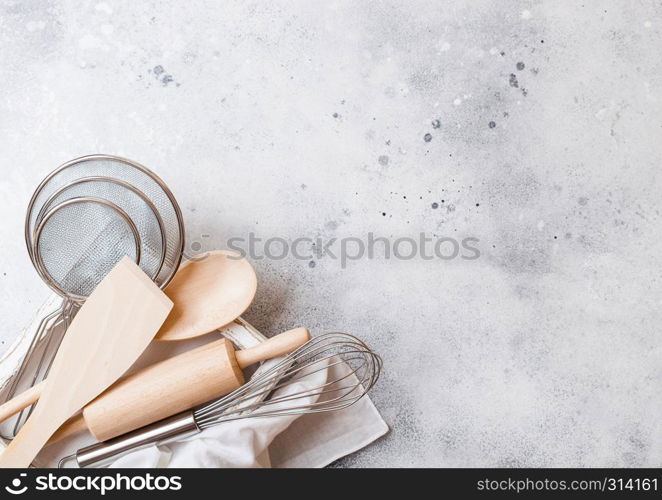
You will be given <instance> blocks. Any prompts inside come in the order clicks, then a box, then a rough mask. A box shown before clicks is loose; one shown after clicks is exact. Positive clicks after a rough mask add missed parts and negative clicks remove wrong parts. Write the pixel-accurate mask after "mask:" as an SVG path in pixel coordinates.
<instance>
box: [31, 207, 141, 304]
mask: <svg viewBox="0 0 662 500" xmlns="http://www.w3.org/2000/svg"><path fill="white" fill-rule="evenodd" d="M33 254H34V256H35V266H36V268H37V271H38V272H39V274H40V275H41V277H42V278H43V279H44V281H45V282H46V283H47V284H48V285H49V286H50V287H51V288H52V289H53V290H55V291H56V292H57V293H59V294H60V295H62V296H64V297H65V298H68V299H71V300H74V301H82V300H85V298H87V297H88V296H89V295H90V294H91V293H92V291H93V290H94V288H96V286H97V285H98V284H99V283H100V282H101V280H103V278H104V277H105V276H106V274H108V273H109V272H110V270H111V269H112V268H113V267H114V266H115V264H117V262H119V260H120V259H121V258H122V257H124V256H125V255H126V256H128V257H129V258H131V259H133V260H134V261H135V262H140V260H141V242H140V234H139V232H138V228H137V227H136V225H135V224H134V223H133V221H132V220H131V218H130V217H129V215H128V214H127V213H126V212H125V211H124V210H122V209H121V208H120V207H118V206H117V205H115V204H114V203H112V202H110V201H108V200H104V199H101V198H93V197H81V198H73V199H69V200H66V201H63V202H62V203H60V204H58V205H55V206H54V207H53V208H52V209H51V210H49V211H48V212H47V213H46V214H45V215H44V216H43V218H42V220H41V222H40V223H39V225H38V226H37V228H36V230H35V237H34V245H33Z"/></svg>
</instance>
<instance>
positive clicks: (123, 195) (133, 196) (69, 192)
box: [37, 176, 166, 281]
mask: <svg viewBox="0 0 662 500" xmlns="http://www.w3.org/2000/svg"><path fill="white" fill-rule="evenodd" d="M85 197H95V198H100V199H103V200H107V201H110V202H112V203H114V204H115V205H117V206H118V207H119V208H121V209H122V210H123V211H124V212H125V213H126V214H127V215H128V216H129V218H130V219H131V221H132V222H133V223H134V224H135V225H136V229H137V230H138V233H139V235H140V240H141V259H140V268H141V269H142V270H143V271H145V274H147V276H150V277H151V278H152V279H154V280H155V281H156V279H157V276H158V274H159V273H160V271H161V269H162V267H163V263H164V261H165V251H164V250H165V248H166V232H165V227H164V222H163V218H162V217H161V215H160V214H159V212H158V210H157V209H156V206H155V205H154V204H153V203H152V202H151V200H150V199H149V198H147V195H145V194H144V193H143V192H142V191H140V190H139V189H137V188H135V187H134V186H132V185H130V184H128V183H126V182H124V181H121V180H119V179H113V178H110V177H100V176H96V177H83V178H81V179H77V180H75V181H73V182H71V183H70V184H69V185H67V186H65V187H63V188H61V189H60V190H58V191H57V192H55V193H54V194H53V195H51V197H49V199H48V200H46V202H45V203H44V205H43V207H42V208H41V210H40V212H39V214H38V215H37V223H38V224H39V223H40V222H41V220H43V217H44V215H45V214H46V213H48V211H49V210H50V209H51V208H52V207H53V206H55V205H58V204H60V203H62V202H64V201H67V200H71V199H74V198H85Z"/></svg>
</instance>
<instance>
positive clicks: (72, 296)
mask: <svg viewBox="0 0 662 500" xmlns="http://www.w3.org/2000/svg"><path fill="white" fill-rule="evenodd" d="M78 203H97V204H100V205H105V206H107V207H109V208H110V209H112V210H114V211H115V212H117V213H118V214H119V215H120V216H121V217H122V218H123V219H124V222H126V223H127V225H128V226H129V229H131V232H132V233H133V239H134V243H135V245H136V259H135V262H136V265H140V258H141V247H142V245H141V239H140V233H139V232H138V227H137V226H136V224H135V223H134V222H133V220H131V217H129V215H128V214H127V213H126V212H125V211H124V210H122V209H121V208H120V207H118V206H117V205H116V204H115V203H113V202H111V201H108V200H105V199H103V198H95V197H92V196H82V197H79V198H71V199H69V200H65V201H63V202H62V203H58V204H57V205H56V206H55V207H53V208H52V209H51V210H49V211H48V212H47V213H46V214H45V215H44V218H43V219H42V220H41V222H40V223H39V225H38V226H37V228H36V230H35V239H34V242H33V243H32V245H33V248H32V250H33V252H34V256H35V260H36V262H35V267H36V268H37V272H38V273H39V275H40V276H41V278H42V279H43V280H44V282H45V283H46V284H47V285H48V286H49V287H50V288H51V289H52V290H53V291H54V292H55V293H57V294H58V295H60V296H61V297H63V298H65V299H69V300H71V301H73V302H84V301H85V300H86V299H87V296H84V295H78V294H76V293H71V292H67V291H65V290H63V289H62V288H61V287H60V285H59V284H58V283H57V281H56V280H55V278H53V276H52V275H51V273H50V272H49V271H48V269H47V268H46V265H45V264H44V261H43V258H42V256H41V251H40V250H39V241H40V240H41V235H42V231H43V229H44V226H45V225H46V223H48V221H49V220H50V219H51V217H53V216H54V215H55V214H56V213H57V212H58V211H60V210H62V209H63V208H66V207H68V206H69V205H74V204H78Z"/></svg>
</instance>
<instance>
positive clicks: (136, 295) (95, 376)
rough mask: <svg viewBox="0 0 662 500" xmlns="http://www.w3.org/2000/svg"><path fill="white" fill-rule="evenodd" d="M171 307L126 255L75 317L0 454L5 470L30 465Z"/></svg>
mask: <svg viewBox="0 0 662 500" xmlns="http://www.w3.org/2000/svg"><path fill="white" fill-rule="evenodd" d="M172 305H173V304H172V301H171V300H170V299H169V298H168V297H167V296H166V295H165V294H164V293H163V292H162V291H161V290H160V289H159V288H158V287H157V286H156V285H155V284H154V283H153V282H152V281H151V280H150V279H149V278H148V277H147V275H146V274H145V273H143V271H141V270H140V268H139V267H138V266H137V265H136V264H134V263H133V262H132V261H131V259H129V258H128V257H125V258H123V259H122V260H121V261H120V262H119V263H118V264H117V265H116V266H115V267H114V268H113V269H112V271H110V273H108V275H107V276H106V277H105V278H104V279H103V281H102V282H101V283H99V285H98V286H97V287H96V289H95V290H94V292H93V293H92V294H91V295H90V296H89V297H88V299H87V300H86V301H85V304H84V305H83V307H81V309H80V311H78V314H76V316H75V317H74V320H73V321H72V323H71V325H70V326H69V329H68V330H67V332H66V334H65V336H64V339H63V340H62V344H61V345H60V348H59V349H58V351H57V354H56V355H55V359H54V360H53V365H52V367H51V370H50V373H49V374H48V378H47V379H46V381H45V385H44V386H43V389H42V391H41V397H40V398H39V402H38V403H37V405H36V406H35V408H34V411H33V412H32V415H30V418H28V420H27V421H26V422H25V425H23V427H22V428H21V430H20V431H19V433H18V434H17V435H16V437H15V438H14V440H13V441H12V442H11V443H10V444H9V446H8V447H7V448H6V449H5V450H4V452H3V453H2V455H0V468H2V467H28V466H29V465H30V462H32V460H33V459H34V457H36V456H37V453H39V450H41V448H42V447H43V446H44V445H45V444H46V442H47V441H48V439H49V438H50V437H51V435H52V434H53V433H54V432H55V431H56V430H57V429H58V427H60V425H62V423H63V422H64V421H65V420H67V419H68V418H69V417H71V416H72V415H73V414H74V413H76V412H77V411H78V410H80V409H81V408H82V407H83V406H85V405H86V404H87V403H89V402H90V401H91V400H92V399H94V398H95V397H96V396H98V395H99V394H101V392H103V391H104V390H105V389H106V388H107V387H109V386H110V385H111V384H113V383H114V382H115V381H116V380H117V379H118V378H119V377H120V376H122V374H123V373H124V372H125V371H126V370H128V369H129V367H130V366H131V365H132V364H133V363H134V361H136V359H138V357H139V356H140V355H141V354H142V352H143V351H144V350H145V348H146V347H147V346H148V345H149V343H150V341H151V340H152V339H153V338H154V335H156V332H157V331H158V330H159V328H160V327H161V325H162V324H163V322H164V321H165V319H166V317H167V316H168V313H169V312H170V310H171V309H172Z"/></svg>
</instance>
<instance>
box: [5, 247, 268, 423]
mask: <svg viewBox="0 0 662 500" xmlns="http://www.w3.org/2000/svg"><path fill="white" fill-rule="evenodd" d="M256 289H257V277H256V276H255V271H254V270H253V267H252V266H251V264H250V263H249V262H248V261H247V260H246V259H244V258H241V257H239V256H238V255H237V254H235V253H232V252H225V251H221V250H214V251H211V252H209V253H207V254H205V255H204V256H202V257H200V258H199V259H195V260H189V261H186V262H185V263H183V264H182V265H181V266H180V268H179V269H178V270H177V273H176V274H175V277H174V278H173V280H172V281H171V282H170V284H169V285H168V288H167V289H166V291H165V293H166V295H167V296H168V297H169V298H170V300H172V301H173V302H174V306H173V308H172V311H171V312H170V315H169V316H168V318H167V319H166V321H165V323H164V324H163V326H162V327H161V329H160V330H159V332H158V333H157V334H156V340H184V339H190V338H193V337H199V336H200V335H204V334H206V333H209V332H213V331H214V330H218V329H219V328H221V327H223V326H225V325H227V324H229V323H231V322H232V321H234V320H235V319H237V318H238V317H239V315H240V314H241V313H243V312H244V311H245V310H246V309H247V308H248V306H249V305H250V304H251V302H252V301H253V297H254V296H255V291H256ZM79 314H80V313H79ZM45 384H46V381H45V380H44V381H43V382H41V383H39V384H37V385H35V386H33V387H31V388H30V389H28V390H26V391H24V392H22V393H21V394H19V395H18V396H16V397H14V398H12V399H10V400H9V401H7V402H6V403H4V404H2V405H0V422H3V421H4V420H6V419H8V418H9V417H11V416H12V415H14V414H15V413H18V412H19V411H21V410H23V409H24V408H27V407H28V406H30V405H31V404H33V403H34V402H35V401H37V400H38V399H39V395H40V394H41V392H42V391H43V389H44V386H45Z"/></svg>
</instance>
